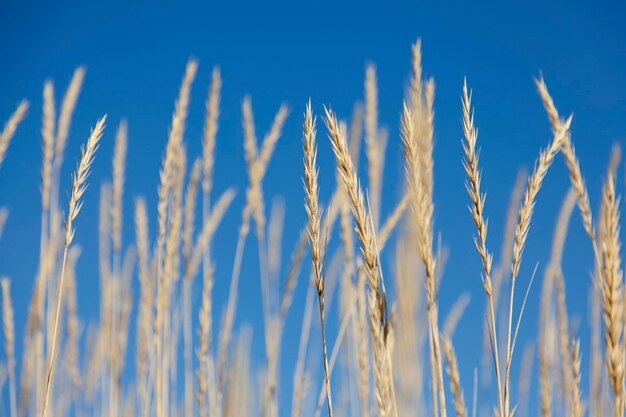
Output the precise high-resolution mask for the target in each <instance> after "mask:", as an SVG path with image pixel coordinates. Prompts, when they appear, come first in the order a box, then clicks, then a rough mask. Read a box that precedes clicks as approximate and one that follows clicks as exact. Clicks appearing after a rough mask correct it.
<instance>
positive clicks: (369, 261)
mask: <svg viewBox="0 0 626 417" xmlns="http://www.w3.org/2000/svg"><path fill="white" fill-rule="evenodd" d="M325 124H326V127H327V128H328V131H329V137H330V141H331V145H332V147H333V151H334V153H335V157H336V161H337V170H338V172H339V174H340V175H341V179H342V181H343V184H344V186H345V187H346V190H347V194H348V196H349V198H350V202H351V205H352V214H353V216H354V219H355V223H356V233H357V236H358V238H359V240H360V242H361V253H362V255H363V259H364V262H365V276H366V278H367V282H368V284H369V288H370V291H369V297H368V305H369V314H370V332H371V335H372V352H373V355H374V376H375V381H376V395H375V396H376V399H377V402H378V406H379V409H380V413H381V415H383V416H386V415H388V413H389V412H390V410H391V400H390V398H389V395H390V384H391V383H393V379H389V378H385V374H386V372H387V371H386V369H385V368H386V366H387V365H386V363H387V360H386V359H385V358H386V354H385V349H386V347H385V344H386V336H387V326H388V322H387V311H386V309H387V303H386V295H385V293H384V290H383V289H384V286H383V285H381V278H382V277H381V275H380V265H379V260H378V250H377V247H376V242H375V236H374V231H373V228H372V224H371V221H370V220H369V219H370V216H369V214H368V212H367V210H366V208H365V200H364V197H363V191H362V189H361V185H360V183H359V181H358V179H357V175H356V170H355V169H354V165H353V163H352V158H351V156H350V152H349V150H348V145H347V143H346V138H345V135H344V132H343V131H342V130H341V129H340V127H339V122H338V120H337V117H336V116H335V114H334V113H333V111H332V110H329V109H326V117H325Z"/></svg>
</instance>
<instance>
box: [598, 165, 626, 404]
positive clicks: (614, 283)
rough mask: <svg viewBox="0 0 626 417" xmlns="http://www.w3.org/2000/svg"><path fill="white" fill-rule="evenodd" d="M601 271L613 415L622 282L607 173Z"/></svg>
mask: <svg viewBox="0 0 626 417" xmlns="http://www.w3.org/2000/svg"><path fill="white" fill-rule="evenodd" d="M601 217H602V222H601V223H602V224H601V229H600V234H601V236H602V245H601V248H602V251H601V252H602V266H601V268H599V269H600V271H601V273H602V282H601V285H600V287H601V293H602V308H603V311H604V317H603V319H604V327H605V336H604V344H605V347H606V352H607V353H606V355H607V358H606V366H607V371H608V375H609V382H610V383H611V388H612V390H613V395H614V397H615V415H616V416H617V415H620V416H621V415H622V414H623V409H624V358H623V352H622V343H623V342H622V334H623V330H624V322H623V308H624V305H623V302H624V300H623V283H622V270H621V259H620V251H621V243H620V238H619V217H620V216H619V198H618V197H617V196H616V195H615V178H614V176H613V175H609V177H608V178H607V180H606V183H605V184H604V187H603V190H602V211H601Z"/></svg>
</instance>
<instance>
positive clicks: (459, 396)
mask: <svg viewBox="0 0 626 417" xmlns="http://www.w3.org/2000/svg"><path fill="white" fill-rule="evenodd" d="M441 345H442V347H443V352H444V354H445V356H446V362H448V368H447V369H446V372H447V373H448V377H449V378H450V391H452V404H453V405H454V412H455V414H456V416H457V417H467V408H466V407H465V396H464V395H463V388H461V377H460V375H459V364H458V362H457V359H456V353H455V352H454V348H453V347H452V341H451V340H450V339H449V338H448V337H447V336H442V338H441Z"/></svg>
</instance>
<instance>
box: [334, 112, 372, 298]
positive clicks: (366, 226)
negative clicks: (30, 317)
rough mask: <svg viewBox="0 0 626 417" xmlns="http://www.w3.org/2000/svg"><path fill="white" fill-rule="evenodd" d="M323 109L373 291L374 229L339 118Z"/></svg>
mask: <svg viewBox="0 0 626 417" xmlns="http://www.w3.org/2000/svg"><path fill="white" fill-rule="evenodd" d="M325 112H326V117H325V119H324V122H325V124H326V127H327V128H328V131H329V138H330V141H331V145H332V148H333V151H334V153H335V157H336V160H337V170H338V172H339V175H340V176H341V179H342V181H343V183H344V186H345V187H346V190H347V193H348V196H349V198H350V201H351V203H352V214H353V216H354V219H355V222H356V233H357V236H358V237H359V240H360V241H361V253H362V254H363V258H364V261H365V265H366V267H367V268H366V271H367V279H368V283H369V285H370V287H371V288H372V289H373V290H374V292H376V293H378V292H379V277H378V275H379V265H378V254H377V252H376V250H375V247H374V235H373V233H374V232H373V230H372V227H371V224H370V222H369V221H368V217H369V216H368V213H367V210H366V208H365V198H364V197H363V191H362V189H361V185H360V183H359V181H358V179H357V175H356V170H355V169H354V165H353V163H352V158H351V157H350V152H349V150H348V144H347V142H346V138H345V135H344V132H343V131H342V130H341V129H340V128H339V121H338V120H337V117H336V116H335V113H334V112H333V111H332V110H331V109H325Z"/></svg>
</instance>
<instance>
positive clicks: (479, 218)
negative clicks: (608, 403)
mask: <svg viewBox="0 0 626 417" xmlns="http://www.w3.org/2000/svg"><path fill="white" fill-rule="evenodd" d="M462 102H463V132H464V134H465V142H464V143H463V151H464V153H465V160H464V161H463V167H464V168H465V173H466V174H467V181H466V184H465V188H466V189H467V192H468V194H469V196H470V200H471V202H472V205H471V207H470V213H471V215H472V220H474V224H475V225H476V229H477V230H478V237H477V238H474V244H475V245H476V249H477V250H478V254H479V255H480V258H481V260H482V264H483V274H482V280H483V287H484V289H485V293H486V294H487V301H488V303H489V315H488V316H487V317H488V320H489V325H490V326H491V327H490V333H491V339H490V340H491V351H492V355H493V356H492V357H493V360H494V365H495V373H496V385H497V388H498V412H499V413H500V416H505V415H507V414H508V411H507V412H506V413H507V414H505V410H504V396H503V390H502V376H501V369H500V360H499V358H500V351H499V349H498V332H497V326H496V313H495V303H494V296H493V284H492V279H491V266H492V262H493V255H492V254H491V253H490V252H489V250H488V249H487V220H486V219H485V218H484V206H485V198H486V196H485V194H483V193H482V192H481V189H480V180H481V176H480V172H479V168H478V163H479V161H478V158H479V157H478V150H477V149H476V142H477V140H478V130H477V129H476V127H475V126H474V112H473V110H472V103H471V93H468V90H467V81H464V82H463V98H462Z"/></svg>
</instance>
